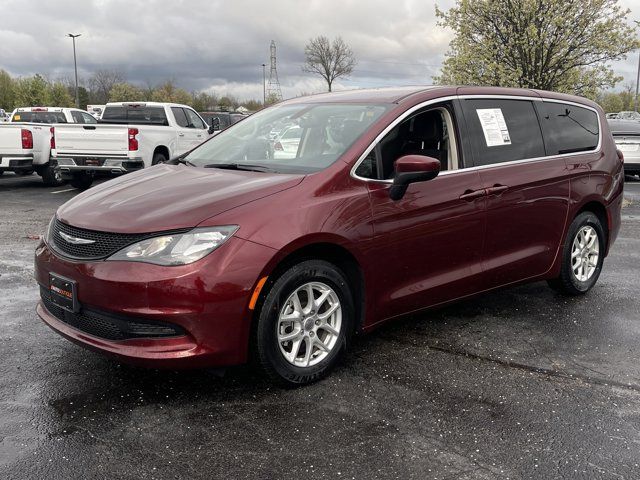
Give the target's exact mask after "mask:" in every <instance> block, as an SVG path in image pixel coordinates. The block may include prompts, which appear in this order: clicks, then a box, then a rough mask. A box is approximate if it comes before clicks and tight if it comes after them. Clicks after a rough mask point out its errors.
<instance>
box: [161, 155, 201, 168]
mask: <svg viewBox="0 0 640 480" xmlns="http://www.w3.org/2000/svg"><path fill="white" fill-rule="evenodd" d="M186 156H187V155H186V154H184V155H180V156H179V157H175V158H172V159H171V160H169V161H168V162H167V163H168V164H169V165H176V164H178V163H181V164H183V165H189V166H190V167H195V164H193V163H191V162H190V161H189V160H185V157H186Z"/></svg>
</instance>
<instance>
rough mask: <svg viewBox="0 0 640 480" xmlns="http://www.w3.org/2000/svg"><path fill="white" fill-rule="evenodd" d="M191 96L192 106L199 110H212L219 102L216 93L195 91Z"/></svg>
mask: <svg viewBox="0 0 640 480" xmlns="http://www.w3.org/2000/svg"><path fill="white" fill-rule="evenodd" d="M191 96H192V99H191V106H192V107H193V108H194V109H195V110H196V111H198V112H204V111H207V110H212V109H213V108H215V106H216V104H217V103H218V97H217V95H215V94H210V93H206V92H193V93H192V94H191Z"/></svg>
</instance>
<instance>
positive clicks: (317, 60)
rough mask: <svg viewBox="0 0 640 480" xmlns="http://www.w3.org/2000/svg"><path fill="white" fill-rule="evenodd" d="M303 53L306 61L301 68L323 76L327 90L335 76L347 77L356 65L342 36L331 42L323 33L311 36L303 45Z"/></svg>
mask: <svg viewBox="0 0 640 480" xmlns="http://www.w3.org/2000/svg"><path fill="white" fill-rule="evenodd" d="M304 54H305V57H306V62H305V64H304V65H303V67H302V70H303V71H304V72H308V73H316V74H318V75H320V76H321V77H322V78H324V79H325V81H326V82H327V87H329V91H331V86H332V85H333V82H334V80H335V79H336V78H344V77H348V76H349V75H350V74H351V72H353V67H355V66H356V57H355V55H354V54H353V51H352V50H351V48H350V47H349V45H347V44H346V43H345V42H344V40H342V37H336V38H335V39H334V40H333V42H331V41H330V40H329V39H328V38H327V37H325V36H323V35H320V36H319V37H316V38H312V39H311V40H309V43H307V45H306V46H305V47H304Z"/></svg>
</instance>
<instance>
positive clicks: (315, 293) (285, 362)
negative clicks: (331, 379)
mask: <svg viewBox="0 0 640 480" xmlns="http://www.w3.org/2000/svg"><path fill="white" fill-rule="evenodd" d="M353 322H354V306H353V296H352V293H351V290H350V289H349V285H348V282H347V279H346V277H345V275H344V274H343V273H342V272H341V271H340V269H338V268H337V267H336V266H335V265H333V264H331V263H329V262H325V261H321V260H309V261H304V262H302V263H299V264H297V265H294V266H292V267H291V268H289V269H288V270H287V271H286V272H284V274H282V275H281V276H280V277H279V278H278V280H277V281H276V282H275V283H274V284H273V286H272V287H271V289H270V291H269V293H268V294H267V296H266V298H265V300H264V303H263V304H262V308H261V310H260V315H259V319H258V324H257V329H256V342H255V344H256V349H257V354H258V360H259V362H260V365H261V366H262V368H263V369H264V370H265V372H266V373H267V374H268V375H269V376H270V377H271V378H272V379H273V380H275V381H276V382H278V383H281V384H285V385H289V386H296V385H304V384H307V383H311V382H314V381H316V380H319V379H320V378H322V377H323V376H324V375H326V374H327V373H328V372H329V371H330V370H331V368H332V367H334V366H335V365H336V363H338V361H339V359H340V357H341V356H342V354H343V353H344V352H345V351H346V349H347V346H348V342H349V339H350V337H351V333H352V331H353V325H354V323H353Z"/></svg>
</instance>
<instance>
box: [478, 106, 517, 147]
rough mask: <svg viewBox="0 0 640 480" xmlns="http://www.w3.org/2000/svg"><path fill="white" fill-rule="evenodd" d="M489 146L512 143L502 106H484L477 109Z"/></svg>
mask: <svg viewBox="0 0 640 480" xmlns="http://www.w3.org/2000/svg"><path fill="white" fill-rule="evenodd" d="M476 112H477V113H478V118H479V119H480V125H482V131H483V132H484V139H485V141H486V142H487V147H497V146H499V145H511V137H510V136H509V129H508V128H507V123H506V122H505V121H504V115H503V114H502V109H500V108H482V109H478V110H476Z"/></svg>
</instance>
